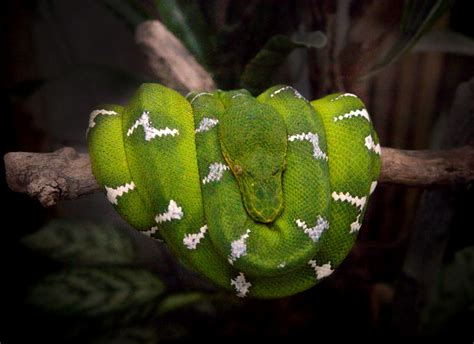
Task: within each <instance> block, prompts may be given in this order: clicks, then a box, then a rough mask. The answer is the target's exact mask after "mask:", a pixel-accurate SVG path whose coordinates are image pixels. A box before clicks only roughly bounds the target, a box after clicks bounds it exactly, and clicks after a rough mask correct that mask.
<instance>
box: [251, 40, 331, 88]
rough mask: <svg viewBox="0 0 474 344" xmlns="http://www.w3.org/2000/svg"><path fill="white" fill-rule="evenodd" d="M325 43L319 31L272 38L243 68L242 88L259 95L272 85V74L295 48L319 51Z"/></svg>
mask: <svg viewBox="0 0 474 344" xmlns="http://www.w3.org/2000/svg"><path fill="white" fill-rule="evenodd" d="M326 43H327V39H326V36H325V35H324V33H322V32H321V31H314V32H309V33H307V34H304V35H300V36H297V37H294V38H290V37H288V36H283V35H276V36H273V37H272V38H270V39H269V40H268V41H267V43H265V45H264V46H263V48H262V49H261V50H260V51H259V52H258V53H257V55H255V57H254V58H253V59H252V60H251V61H250V62H249V63H248V64H247V65H246V66H245V69H244V72H243V74H242V84H243V86H244V87H245V88H246V89H248V90H249V91H250V92H251V93H253V94H257V93H260V92H261V91H263V90H264V89H266V88H267V87H268V86H270V85H271V84H272V76H273V73H275V70H276V69H277V68H278V67H279V66H280V65H281V64H282V63H283V62H284V61H285V60H286V58H287V56H288V55H289V54H290V53H291V52H292V51H293V50H294V49H295V48H316V49H321V48H323V47H325V46H326Z"/></svg>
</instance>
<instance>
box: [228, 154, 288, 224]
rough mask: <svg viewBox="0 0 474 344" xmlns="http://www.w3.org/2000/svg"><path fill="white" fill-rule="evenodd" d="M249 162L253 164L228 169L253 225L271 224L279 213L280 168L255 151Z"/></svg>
mask: <svg viewBox="0 0 474 344" xmlns="http://www.w3.org/2000/svg"><path fill="white" fill-rule="evenodd" d="M250 160H253V162H252V163H248V162H246V161H245V160H243V161H238V162H235V163H234V164H232V165H231V169H232V172H233V173H234V176H235V177H236V179H237V182H238V184H239V188H240V190H241V194H242V200H243V203H244V206H245V209H246V210H247V213H248V214H249V215H250V217H252V218H253V219H254V220H255V221H258V222H263V223H270V222H273V221H275V219H276V218H277V217H278V215H280V213H281V212H282V210H283V188H282V176H283V170H284V164H279V163H278V162H275V161H272V159H271V158H270V157H269V156H268V154H265V152H262V151H258V150H257V151H256V152H255V154H254V157H253V158H252V159H250Z"/></svg>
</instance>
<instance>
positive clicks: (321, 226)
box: [295, 215, 329, 242]
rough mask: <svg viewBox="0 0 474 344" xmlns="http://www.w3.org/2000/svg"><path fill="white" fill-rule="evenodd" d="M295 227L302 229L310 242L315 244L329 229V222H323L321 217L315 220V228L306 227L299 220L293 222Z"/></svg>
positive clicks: (304, 223)
mask: <svg viewBox="0 0 474 344" xmlns="http://www.w3.org/2000/svg"><path fill="white" fill-rule="evenodd" d="M295 222H296V225H297V226H298V227H299V228H301V229H303V230H304V232H305V233H306V234H308V236H309V237H310V239H311V240H313V241H314V242H317V241H318V240H319V238H320V237H321V235H322V234H323V232H324V231H325V230H326V229H328V228H329V222H328V221H327V220H325V219H324V218H323V217H322V216H319V215H318V217H317V218H316V226H314V227H308V225H307V224H306V222H304V221H301V220H300V219H297V220H295Z"/></svg>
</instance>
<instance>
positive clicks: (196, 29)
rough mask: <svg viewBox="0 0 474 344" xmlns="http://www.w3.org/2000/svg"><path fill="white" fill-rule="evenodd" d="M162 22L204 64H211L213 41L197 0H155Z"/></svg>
mask: <svg viewBox="0 0 474 344" xmlns="http://www.w3.org/2000/svg"><path fill="white" fill-rule="evenodd" d="M154 3H155V6H156V8H157V9H158V12H159V13H160V20H161V22H162V23H163V24H164V25H165V26H166V27H167V28H168V30H170V31H171V32H172V33H173V34H174V35H175V36H176V37H177V38H178V39H179V40H180V41H181V42H182V43H183V44H184V45H185V46H186V48H188V49H189V51H190V52H191V53H192V54H193V55H194V57H195V58H196V59H197V60H198V61H199V62H200V63H201V64H204V65H209V57H210V56H212V55H213V54H212V49H213V48H212V47H213V43H212V41H211V38H212V34H211V32H210V30H209V24H208V23H206V22H205V20H204V16H203V14H202V11H201V9H200V7H199V4H198V2H197V1H179V0H154Z"/></svg>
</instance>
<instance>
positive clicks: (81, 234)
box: [22, 220, 136, 265]
mask: <svg viewBox="0 0 474 344" xmlns="http://www.w3.org/2000/svg"><path fill="white" fill-rule="evenodd" d="M22 241H23V244H24V245H26V246H27V247H28V248H30V249H31V250H33V251H36V252H39V253H41V254H43V255H47V256H48V257H50V258H52V259H54V260H57V261H60V262H62V263H65V264H71V263H72V264H76V265H97V264H131V263H133V262H134V261H135V255H136V252H135V247H134V244H133V241H132V240H131V238H130V237H128V236H126V235H125V234H124V233H123V232H121V231H118V230H115V229H114V228H113V227H112V226H111V225H97V224H93V223H87V224H85V223H74V222H69V221H65V220H55V221H52V222H50V223H49V224H47V225H46V226H45V227H43V228H42V229H40V230H39V231H37V232H35V233H33V234H30V235H28V236H26V237H24V238H23V240H22Z"/></svg>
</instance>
